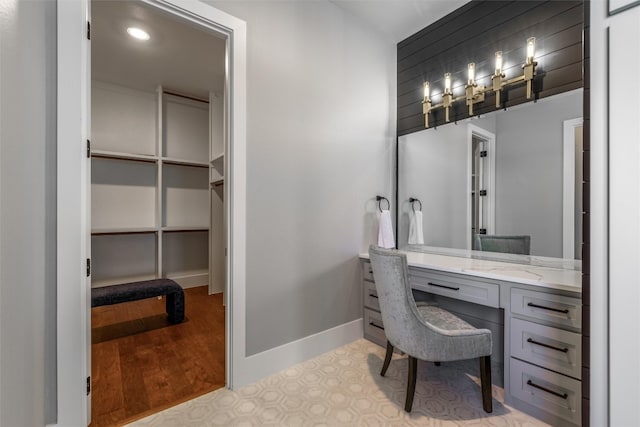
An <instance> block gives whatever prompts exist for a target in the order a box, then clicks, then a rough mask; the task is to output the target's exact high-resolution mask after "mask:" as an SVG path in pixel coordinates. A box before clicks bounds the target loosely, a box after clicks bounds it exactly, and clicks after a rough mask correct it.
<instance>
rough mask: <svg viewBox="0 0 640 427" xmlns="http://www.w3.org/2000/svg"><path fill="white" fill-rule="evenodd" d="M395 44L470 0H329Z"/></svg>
mask: <svg viewBox="0 0 640 427" xmlns="http://www.w3.org/2000/svg"><path fill="white" fill-rule="evenodd" d="M329 1H331V2H332V3H334V4H336V5H337V6H339V7H341V8H342V9H344V10H346V11H348V12H350V13H351V14H353V15H355V16H357V17H359V18H360V19H361V20H363V21H364V22H366V23H368V24H369V25H371V26H373V27H374V28H376V29H377V30H378V31H379V32H381V33H383V34H385V35H386V36H387V37H390V38H391V39H392V41H393V42H394V43H398V42H399V41H402V40H404V39H406V38H407V37H409V36H410V35H412V34H414V33H417V32H418V31H420V30H421V29H423V28H425V27H427V26H428V25H430V24H432V23H433V22H435V21H437V20H438V19H440V18H442V17H443V16H445V15H447V14H449V13H451V12H453V11H454V10H456V9H458V8H459V7H460V6H462V5H463V4H465V3H468V2H469V0H329Z"/></svg>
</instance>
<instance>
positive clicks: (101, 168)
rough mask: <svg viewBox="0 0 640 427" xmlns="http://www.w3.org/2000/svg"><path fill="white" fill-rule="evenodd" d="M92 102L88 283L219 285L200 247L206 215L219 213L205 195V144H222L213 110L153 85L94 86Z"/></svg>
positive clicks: (208, 242) (206, 237) (206, 241)
mask: <svg viewBox="0 0 640 427" xmlns="http://www.w3.org/2000/svg"><path fill="white" fill-rule="evenodd" d="M92 98H93V99H92V146H93V149H92V152H91V154H92V197H91V198H92V233H91V234H92V258H93V262H92V264H93V274H92V276H93V280H92V283H93V286H106V285H110V284H117V283H126V282H131V281H138V280H148V279H153V278H158V277H169V278H172V279H174V280H176V281H177V282H178V283H180V284H181V285H182V286H183V287H191V286H200V285H205V284H208V285H209V289H210V292H215V291H221V290H222V289H221V285H222V283H223V282H221V283H217V284H216V285H217V286H213V285H214V284H213V283H212V278H213V277H214V276H220V272H218V271H215V272H214V273H215V274H214V275H212V274H211V273H212V271H211V267H212V264H214V263H215V264H216V266H217V268H219V267H220V264H221V265H222V267H224V262H222V263H220V262H219V260H217V259H216V260H214V259H213V257H212V253H211V252H212V251H211V250H210V249H211V246H212V244H213V243H214V240H213V239H212V236H211V235H210V228H211V226H212V224H213V222H212V220H213V219H217V218H218V217H219V216H220V215H221V212H222V204H221V203H219V204H215V203H212V200H211V199H212V197H213V195H214V192H210V183H211V177H212V176H217V172H216V170H215V169H214V164H213V163H214V162H213V161H212V160H211V155H210V153H211V152H212V151H211V149H212V146H213V145H214V142H215V145H220V147H216V150H217V151H216V153H219V152H220V150H219V149H218V148H220V149H222V147H223V144H222V139H221V137H222V134H221V127H220V126H221V125H222V118H221V117H220V119H218V118H217V117H215V114H218V113H221V108H217V105H215V106H214V107H216V108H211V107H210V105H209V100H197V99H193V98H190V97H185V96H181V95H177V94H173V93H168V92H167V91H165V90H163V88H158V90H157V93H156V94H153V93H148V92H142V91H137V90H133V89H128V88H124V87H120V86H116V85H112V84H106V83H101V82H93V96H92ZM212 99H215V97H213V98H212ZM218 104H220V107H221V105H222V104H221V102H218ZM214 110H215V111H214ZM221 158H222V159H224V155H222V157H221ZM215 196H216V198H218V197H220V202H221V201H222V200H221V197H222V196H221V193H220V196H218V195H217V193H216V194H215ZM213 206H215V207H216V208H217V209H219V211H220V212H215V213H214V212H212V210H211V209H212V207H213ZM221 225H223V224H218V221H216V227H219V226H221ZM220 233H222V229H219V230H216V231H215V233H214V234H215V235H216V236H218V235H221V234H220ZM218 240H219V239H216V240H215V243H216V244H219V243H220V242H219V241H218ZM213 252H216V251H213ZM214 261H215V262H214ZM222 273H223V275H222V278H223V279H222V280H224V271H223V272H222ZM218 288H220V289H218Z"/></svg>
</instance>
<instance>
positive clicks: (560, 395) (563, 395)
mask: <svg viewBox="0 0 640 427" xmlns="http://www.w3.org/2000/svg"><path fill="white" fill-rule="evenodd" d="M527 385H530V386H531V387H535V388H537V389H539V390H542V391H546V392H547V393H549V394H553V395H554V396H558V397H561V398H562V399H565V400H566V398H567V397H569V395H568V394H567V393H563V394H560V393H558V392H557V391H553V390H549V389H548V388H546V387H542V386H541V385H538V384H536V383H534V382H533V381H531V380H527Z"/></svg>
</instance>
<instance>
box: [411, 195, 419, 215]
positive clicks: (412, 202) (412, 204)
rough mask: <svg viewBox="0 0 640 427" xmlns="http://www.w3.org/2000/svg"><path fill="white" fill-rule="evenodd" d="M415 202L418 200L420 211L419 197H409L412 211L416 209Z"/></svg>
mask: <svg viewBox="0 0 640 427" xmlns="http://www.w3.org/2000/svg"><path fill="white" fill-rule="evenodd" d="M415 202H418V203H419V204H420V209H418V210H419V211H421V212H422V202H421V201H420V199H417V198H415V197H409V203H411V210H413V211H414V212H415V211H416V207H415V205H414V203H415Z"/></svg>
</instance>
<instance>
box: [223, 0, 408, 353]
mask: <svg viewBox="0 0 640 427" xmlns="http://www.w3.org/2000/svg"><path fill="white" fill-rule="evenodd" d="M211 3H212V4H213V5H214V6H216V7H218V8H219V9H221V10H224V11H226V12H228V13H230V14H232V15H234V16H237V17H238V18H241V19H243V20H245V21H246V22H247V32H248V55H247V56H248V58H247V61H248V68H247V84H248V87H247V104H248V105H247V117H248V129H247V209H248V212H247V288H246V295H247V297H246V302H247V344H246V348H247V355H251V354H256V353H259V352H261V351H264V350H267V349H270V348H274V347H276V346H279V345H282V344H285V343H288V342H291V341H294V340H297V339H300V338H303V337H306V336H308V335H311V334H314V333H317V332H321V331H324V330H326V329H329V328H332V327H335V326H338V325H341V324H343V323H345V322H349V321H352V320H355V319H358V318H360V317H361V306H362V295H361V293H360V284H359V277H360V273H359V265H358V259H357V255H358V253H359V252H362V251H364V250H366V249H367V247H368V245H369V244H370V243H374V242H375V239H376V236H377V234H376V231H375V224H376V222H377V220H376V219H375V215H374V212H375V203H374V202H373V201H372V198H373V197H375V195H376V194H383V195H386V196H387V197H388V198H389V199H393V196H392V192H393V176H394V173H393V162H392V159H393V152H394V143H395V136H394V135H395V116H394V110H395V108H394V105H395V101H394V99H395V98H394V97H395V89H393V88H395V83H394V82H395V58H396V54H395V46H394V45H393V44H392V43H391V42H389V41H386V40H384V39H383V37H382V36H380V35H378V34H377V33H374V32H373V31H372V30H370V29H368V28H367V27H366V26H365V25H363V24H361V23H360V22H359V21H357V20H355V19H354V18H352V17H351V16H350V15H348V14H347V13H346V12H344V11H343V10H342V9H340V8H338V7H337V6H335V5H334V4H332V3H330V2H327V1H312V2H300V1H255V2H249V1H240V2H238V1H233V2H231V1H222V2H218V1H213V2H211Z"/></svg>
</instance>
